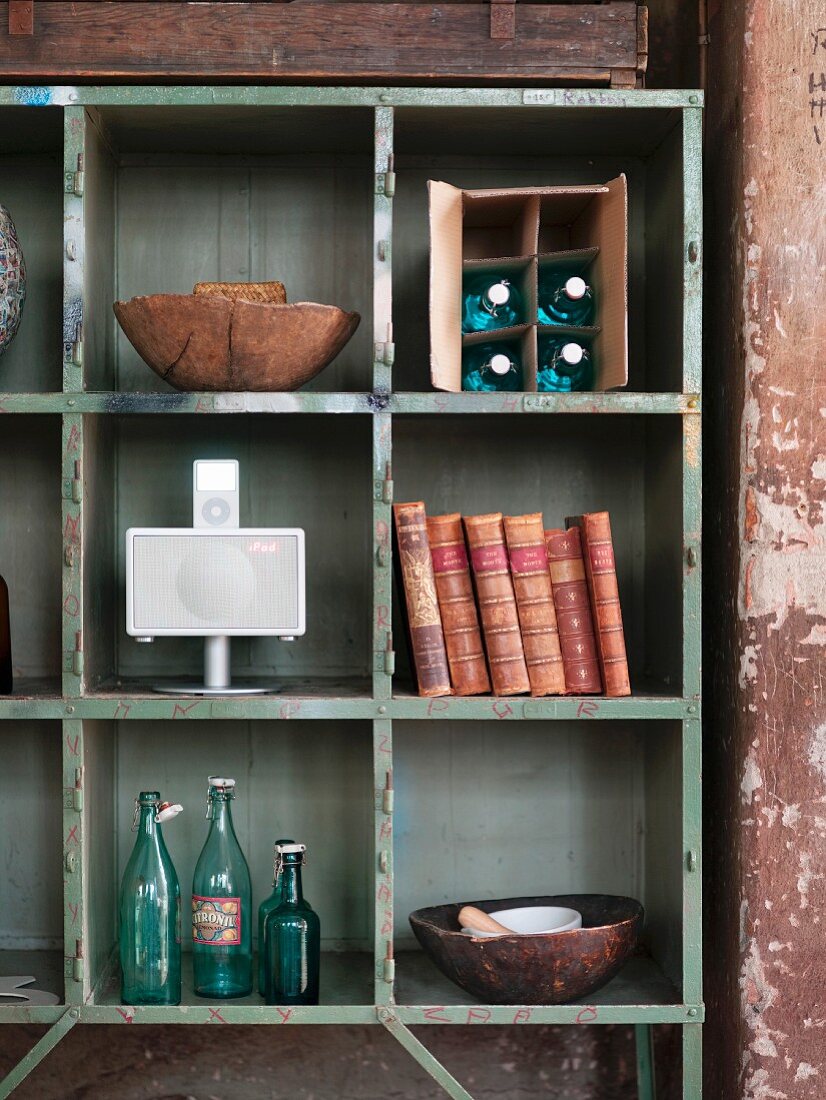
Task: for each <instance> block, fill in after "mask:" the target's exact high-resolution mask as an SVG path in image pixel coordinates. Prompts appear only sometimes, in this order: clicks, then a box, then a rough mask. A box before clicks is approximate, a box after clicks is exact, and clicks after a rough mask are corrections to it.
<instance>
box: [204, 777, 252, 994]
mask: <svg viewBox="0 0 826 1100" xmlns="http://www.w3.org/2000/svg"><path fill="white" fill-rule="evenodd" d="M234 798H235V780H234V779H224V778H222V777H220V776H217V775H211V776H210V777H209V793H208V795H207V813H206V816H207V820H208V821H209V822H210V826H209V833H208V834H207V838H206V843H205V844H204V847H203V849H202V850H201V854H200V856H199V857H198V862H197V864H196V866H195V875H194V877H193V880H192V969H193V975H194V984H195V992H196V993H197V994H198V996H199V997H246V996H247V994H249V993H252V886H251V884H250V870H249V867H248V866H247V861H246V859H245V858H244V853H243V852H242V851H241V845H240V844H239V843H238V838H237V837H236V835H235V829H234V828H233V824H232V810H231V809H230V802H231V801H232V800H233V799H234Z"/></svg>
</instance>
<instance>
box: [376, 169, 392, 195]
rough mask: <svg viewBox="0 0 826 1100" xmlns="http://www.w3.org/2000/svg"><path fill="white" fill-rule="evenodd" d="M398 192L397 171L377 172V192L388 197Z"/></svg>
mask: <svg viewBox="0 0 826 1100" xmlns="http://www.w3.org/2000/svg"><path fill="white" fill-rule="evenodd" d="M395 193H396V173H395V172H377V173H376V194H377V195H386V196H387V198H388V199H392V198H393V196H394V195H395Z"/></svg>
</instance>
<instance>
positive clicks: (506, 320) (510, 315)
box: [462, 272, 525, 333]
mask: <svg viewBox="0 0 826 1100" xmlns="http://www.w3.org/2000/svg"><path fill="white" fill-rule="evenodd" d="M462 298H463V305H462V332H465V333H470V332H490V331H491V330H492V329H497V328H510V326H511V325H519V324H521V323H522V321H524V319H525V318H524V317H523V308H522V295H521V294H520V293H519V291H518V290H517V289H516V287H515V286H514V285H513V283H512V282H511V281H510V279H497V278H496V275H495V274H494V273H492V272H488V273H487V274H482V275H474V276H471V277H470V278H468V279H465V281H464V286H463V288H462Z"/></svg>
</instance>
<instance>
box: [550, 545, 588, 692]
mask: <svg viewBox="0 0 826 1100" xmlns="http://www.w3.org/2000/svg"><path fill="white" fill-rule="evenodd" d="M545 545H546V547H547V548H548V563H549V565H550V572H551V583H552V584H553V590H554V603H555V604H556V622H557V626H558V627H559V642H560V646H561V648H562V664H563V666H564V668H565V690H566V691H567V692H568V693H569V694H571V695H599V694H600V693H601V692H602V677H601V675H600V671H599V660H598V659H597V643H596V638H595V636H594V622H593V619H592V618H591V601H590V599H589V597H588V583H587V581H586V579H585V562H584V560H583V557H582V545H581V543H580V538H579V528H578V527H572V528H571V529H570V530H569V531H561V530H553V531H546V532H545Z"/></svg>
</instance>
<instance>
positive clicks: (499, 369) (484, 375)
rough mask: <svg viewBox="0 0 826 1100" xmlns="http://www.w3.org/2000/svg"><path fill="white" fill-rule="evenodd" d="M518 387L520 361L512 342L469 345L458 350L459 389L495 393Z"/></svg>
mask: <svg viewBox="0 0 826 1100" xmlns="http://www.w3.org/2000/svg"><path fill="white" fill-rule="evenodd" d="M522 388H523V386H522V364H521V361H520V357H519V349H518V347H517V346H516V345H515V344H510V343H504V344H500V343H497V344H473V345H472V346H471V347H468V348H465V349H464V350H463V351H462V389H463V390H471V391H475V392H477V393H495V392H497V391H500V390H502V391H507V392H514V391H517V390H521V389H522Z"/></svg>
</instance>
